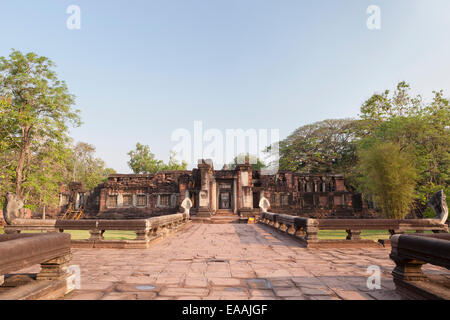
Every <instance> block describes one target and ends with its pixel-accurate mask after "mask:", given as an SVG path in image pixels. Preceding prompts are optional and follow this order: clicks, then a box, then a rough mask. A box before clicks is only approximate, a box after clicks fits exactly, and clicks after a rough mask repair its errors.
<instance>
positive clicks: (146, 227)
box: [4, 213, 189, 248]
mask: <svg viewBox="0 0 450 320" xmlns="http://www.w3.org/2000/svg"><path fill="white" fill-rule="evenodd" d="M188 221H189V214H188V213H178V214H172V215H167V216H159V217H152V218H149V219H135V220H50V219H49V220H37V219H16V220H14V221H13V222H12V224H11V225H7V226H5V228H4V230H5V233H7V234H13V233H20V232H21V231H30V230H35V231H36V230H38V231H45V232H64V231H66V230H88V231H89V233H90V238H89V239H87V240H72V245H73V246H77V247H95V248H147V247H148V245H149V243H150V242H151V241H153V240H155V239H157V238H160V237H162V236H164V235H165V234H167V233H170V232H171V231H173V230H176V229H178V228H179V227H181V226H183V225H185V224H186V223H187V222H188ZM111 230H120V231H134V232H135V233H136V238H135V239H133V240H105V238H104V236H103V234H104V233H105V231H111Z"/></svg>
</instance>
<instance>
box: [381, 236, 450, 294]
mask: <svg viewBox="0 0 450 320" xmlns="http://www.w3.org/2000/svg"><path fill="white" fill-rule="evenodd" d="M391 245H392V249H391V254H390V258H391V259H392V260H393V261H394V262H395V264H396V267H395V269H394V270H393V271H392V275H393V277H394V283H395V285H396V288H397V290H398V291H400V292H401V293H403V294H405V295H407V296H410V297H411V298H414V299H417V298H423V299H446V300H449V299H450V293H449V292H448V288H449V287H450V279H449V278H448V276H447V275H443V276H439V275H433V276H427V275H425V274H424V273H423V271H422V266H423V265H424V264H427V263H428V264H432V265H435V266H439V267H444V268H447V269H450V234H448V233H446V234H444V233H442V234H433V235H394V236H392V237H391Z"/></svg>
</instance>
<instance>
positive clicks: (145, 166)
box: [128, 142, 187, 174]
mask: <svg viewBox="0 0 450 320" xmlns="http://www.w3.org/2000/svg"><path fill="white" fill-rule="evenodd" d="M128 156H129V157H130V160H129V161H128V166H129V167H130V168H131V170H133V172H134V173H135V174H140V173H157V172H160V171H171V170H186V167H187V163H186V162H184V161H183V162H182V163H180V162H179V161H177V160H176V153H175V152H173V151H171V152H170V159H169V163H168V164H165V163H164V161H162V160H158V159H156V158H155V155H154V154H153V153H151V152H150V147H149V146H148V145H143V144H141V143H139V142H138V143H137V144H136V149H135V150H132V151H130V152H128Z"/></svg>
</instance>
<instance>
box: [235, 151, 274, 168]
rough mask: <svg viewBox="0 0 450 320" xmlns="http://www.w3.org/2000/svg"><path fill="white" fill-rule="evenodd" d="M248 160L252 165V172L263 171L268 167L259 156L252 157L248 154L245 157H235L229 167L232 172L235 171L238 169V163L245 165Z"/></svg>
mask: <svg viewBox="0 0 450 320" xmlns="http://www.w3.org/2000/svg"><path fill="white" fill-rule="evenodd" d="M246 160H249V162H250V163H251V165H252V170H255V171H256V170H261V169H263V168H266V167H267V166H266V164H265V163H264V162H263V161H262V160H261V159H259V158H258V157H257V156H254V155H251V154H249V153H247V154H245V155H244V154H242V155H239V156H238V157H234V159H233V162H232V163H230V164H229V165H228V167H229V168H230V169H231V170H234V169H236V167H237V165H238V164H239V163H238V162H240V163H241V164H242V163H245V161H246Z"/></svg>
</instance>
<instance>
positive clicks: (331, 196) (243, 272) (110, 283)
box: [0, 161, 450, 300]
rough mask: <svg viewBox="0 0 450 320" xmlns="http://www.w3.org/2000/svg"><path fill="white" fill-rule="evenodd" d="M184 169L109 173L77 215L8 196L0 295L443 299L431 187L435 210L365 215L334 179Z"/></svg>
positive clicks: (444, 271)
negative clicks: (32, 212) (42, 212)
mask: <svg viewBox="0 0 450 320" xmlns="http://www.w3.org/2000/svg"><path fill="white" fill-rule="evenodd" d="M225 169H226V168H225ZM191 174H192V175H190V174H189V173H181V172H176V173H172V174H162V175H160V176H158V175H155V176H150V175H148V176H147V175H144V176H143V175H139V176H136V177H134V178H132V177H124V176H119V175H113V176H111V177H110V178H109V180H108V182H106V183H105V184H104V185H101V186H99V187H98V188H97V189H96V190H95V191H94V192H93V193H91V194H89V195H86V194H85V195H82V193H83V192H80V193H78V196H76V197H75V198H74V199H76V201H77V202H78V205H82V204H84V205H86V208H88V207H89V205H90V203H92V204H95V203H97V204H98V212H96V213H92V214H91V215H87V216H86V217H84V218H83V219H79V220H67V219H23V217H22V216H21V206H22V205H23V204H22V203H21V202H20V199H16V198H14V196H13V195H11V194H9V195H8V196H7V201H6V203H5V208H4V211H3V214H4V217H5V220H6V222H7V224H6V226H5V227H4V232H5V234H3V235H0V299H89V300H90V299H104V300H108V299H143V300H154V299H155V300H160V299H183V300H193V299H202V300H221V299H231V300H248V299H251V300H266V299H267V300H279V299H283V300H286V299H295V300H325V299H327V300H329V299H336V300H355V299H358V300H359V299H364V300H375V299H377V300H393V299H450V289H449V288H450V272H449V268H450V235H449V233H448V225H447V224H446V221H447V218H448V208H447V204H446V199H445V194H444V193H443V192H442V191H440V192H438V193H437V194H436V195H435V196H433V197H432V198H431V199H430V202H429V206H430V207H432V208H433V209H434V211H435V213H436V217H435V218H434V219H402V220H390V219H377V218H373V217H372V218H370V219H368V218H367V216H366V215H365V214H362V215H360V214H358V212H364V211H365V210H366V209H367V210H366V213H367V212H368V208H367V206H366V205H364V204H362V202H363V201H361V202H358V205H357V206H355V199H357V197H356V196H355V195H354V194H352V193H351V192H349V191H348V190H347V189H345V183H344V181H343V179H341V177H339V176H322V177H317V176H296V175H295V174H289V173H284V175H279V176H278V177H275V178H273V177H261V176H259V177H258V175H257V174H256V175H255V173H254V172H252V170H251V167H250V166H249V165H248V164H245V165H241V166H238V167H237V169H236V170H222V172H221V173H220V172H219V173H218V172H217V171H214V170H213V168H212V165H211V164H210V163H207V162H206V161H202V162H201V163H200V164H199V168H198V169H195V170H193V171H192V172H191ZM174 177H177V178H176V179H175V178H174ZM254 177H255V178H254ZM125 178H126V179H125ZM161 178H162V179H161ZM127 179H128V180H127ZM135 179H137V180H139V181H140V182H139V183H137V182H136V181H135ZM327 179H328V180H327ZM125 181H126V182H125ZM149 181H150V182H151V183H152V184H153V186H154V187H153V189H152V187H150V186H149V185H147V188H142V184H145V183H148V182H149ZM119 184H120V186H121V188H116V187H117V186H118V185H119ZM162 187H164V188H162ZM175 187H176V188H177V189H173V188H175ZM293 190H295V191H293ZM175 191H177V192H175ZM225 194H228V195H225ZM130 195H131V196H130ZM83 196H84V197H85V198H84V199H83ZM144 196H145V201H144ZM182 196H184V197H182ZM96 197H98V199H97V200H98V201H97V200H96ZM283 197H285V198H283ZM321 197H322V198H321ZM181 199H182V200H181ZM273 199H275V203H274V204H272V201H271V200H273ZM283 199H284V200H283ZM308 199H313V200H312V201H310V200H308ZM323 199H327V202H326V203H325V200H323ZM338 199H339V200H338ZM255 203H257V206H258V208H256V206H255ZM337 203H339V204H337ZM144 204H145V206H144ZM321 204H322V205H321ZM311 205H312V207H311ZM314 206H316V207H317V208H318V212H320V214H319V213H317V214H316V216H314V215H308V214H307V212H308V210H311V208H314ZM355 208H357V209H361V210H359V211H358V210H355ZM91 209H92V207H91ZM337 209H339V210H337ZM92 212H95V210H93V211H92ZM127 212H128V213H127ZM288 213H290V214H288ZM349 214H350V215H349ZM92 215H93V216H92ZM131 216H132V217H133V218H130V217H131ZM331 217H334V218H336V217H340V219H331ZM370 230H385V231H386V233H387V234H388V236H387V237H385V238H383V239H374V238H373V237H369V238H368V237H367V234H370V232H369V231H370ZM330 231H332V232H336V234H339V235H340V236H341V238H339V237H337V238H329V237H323V232H330ZM368 232H369V233H368Z"/></svg>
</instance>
